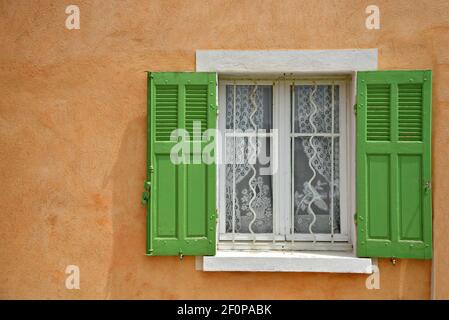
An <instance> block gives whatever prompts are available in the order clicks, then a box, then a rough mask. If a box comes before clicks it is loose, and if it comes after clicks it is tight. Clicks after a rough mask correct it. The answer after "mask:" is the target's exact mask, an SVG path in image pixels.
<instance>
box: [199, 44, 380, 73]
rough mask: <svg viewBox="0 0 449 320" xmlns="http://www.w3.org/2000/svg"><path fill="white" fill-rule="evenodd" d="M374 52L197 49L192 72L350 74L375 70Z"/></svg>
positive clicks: (374, 50) (375, 50) (359, 50)
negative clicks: (194, 70) (194, 67)
mask: <svg viewBox="0 0 449 320" xmlns="http://www.w3.org/2000/svg"><path fill="white" fill-rule="evenodd" d="M377 56H378V54H377V49H347V50H266V51H257V50H197V51H196V71H209V72H218V73H231V74H232V73H245V74H248V73H276V74H279V73H330V72H344V73H350V72H354V71H359V70H364V71H365V70H377Z"/></svg>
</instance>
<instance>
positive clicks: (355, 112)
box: [354, 103, 357, 115]
mask: <svg viewBox="0 0 449 320" xmlns="http://www.w3.org/2000/svg"><path fill="white" fill-rule="evenodd" d="M354 114H355V115H357V103H356V104H354Z"/></svg>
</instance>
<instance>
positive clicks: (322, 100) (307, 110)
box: [294, 85, 340, 133]
mask: <svg viewBox="0 0 449 320" xmlns="http://www.w3.org/2000/svg"><path fill="white" fill-rule="evenodd" d="M332 101H333V102H334V133H338V132H339V125H338V124H339V121H338V117H339V108H340V105H339V86H338V85H335V86H334V96H333V98H332V86H330V85H316V86H315V85H300V86H295V90H294V105H295V108H294V110H295V122H294V124H295V132H296V133H331V132H332Z"/></svg>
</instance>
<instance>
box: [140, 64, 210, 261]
mask: <svg viewBox="0 0 449 320" xmlns="http://www.w3.org/2000/svg"><path fill="white" fill-rule="evenodd" d="M147 83H148V103H147V108H148V114H147V117H148V119H147V121H148V129H147V133H148V137H147V140H148V142H147V144H148V146H147V182H148V183H149V184H150V185H151V190H150V195H149V200H148V206H147V239H146V240H147V241H146V242H147V245H146V253H147V255H150V256H180V257H182V256H184V255H195V256H203V255H215V251H216V216H217V215H216V209H215V207H216V202H215V196H216V195H215V193H216V191H215V190H216V184H215V179H216V165H215V162H213V163H212V164H206V163H204V162H202V161H201V163H195V164H194V163H190V164H186V163H181V164H174V163H172V162H171V160H170V150H171V148H172V147H173V146H174V145H175V144H176V143H177V141H170V136H169V134H168V133H169V132H171V130H172V129H173V128H174V125H175V124H176V128H179V129H187V130H189V129H190V130H189V134H190V135H192V132H190V131H191V127H192V120H195V117H196V116H198V118H199V119H200V120H201V122H202V125H201V130H206V129H215V126H216V108H217V107H216V105H217V102H216V86H217V76H216V73H213V72H149V73H148V81H147ZM174 92H176V94H174ZM186 93H187V97H186ZM187 101H189V102H187ZM186 109H189V110H190V115H188V116H186V114H188V113H189V110H187V111H186ZM175 111H176V115H175ZM205 119H206V120H207V124H206V125H204V124H203V121H204V120H205ZM187 143H188V144H189V146H190V152H189V153H188V154H186V156H187V157H186V159H187V158H188V159H189V160H190V161H191V160H192V158H193V152H194V151H195V150H196V151H195V152H196V154H198V149H194V147H193V142H192V141H188V142H187ZM208 143H215V142H214V141H213V140H210V141H206V142H204V141H203V142H201V141H198V142H197V145H196V146H201V147H200V150H202V149H203V148H204V146H206V145H207V144H208Z"/></svg>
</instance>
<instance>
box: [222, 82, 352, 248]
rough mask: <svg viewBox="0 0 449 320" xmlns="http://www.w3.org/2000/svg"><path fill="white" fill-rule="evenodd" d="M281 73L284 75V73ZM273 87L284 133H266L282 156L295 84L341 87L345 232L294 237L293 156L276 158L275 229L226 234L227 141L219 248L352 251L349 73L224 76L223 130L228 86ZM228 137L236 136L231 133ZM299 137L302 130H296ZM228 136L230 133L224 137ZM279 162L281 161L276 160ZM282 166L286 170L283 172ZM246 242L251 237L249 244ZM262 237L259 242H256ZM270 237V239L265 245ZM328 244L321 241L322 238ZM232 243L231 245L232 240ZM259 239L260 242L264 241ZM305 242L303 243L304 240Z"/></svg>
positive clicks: (276, 120)
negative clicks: (249, 77)
mask: <svg viewBox="0 0 449 320" xmlns="http://www.w3.org/2000/svg"><path fill="white" fill-rule="evenodd" d="M280 76H281V75H280ZM254 84H257V85H271V86H272V87H273V104H272V107H273V110H272V115H273V129H275V130H276V129H277V130H278V135H277V136H273V135H272V134H266V136H269V137H271V146H272V152H271V154H276V153H278V154H279V155H290V154H291V140H290V139H291V132H290V124H291V112H290V111H291V101H290V94H291V91H290V90H291V86H292V85H295V86H298V85H309V84H317V85H336V86H339V107H340V111H339V115H340V118H339V128H340V133H339V137H340V154H339V163H340V167H339V170H340V178H341V179H340V194H341V198H340V229H341V232H340V233H336V234H333V237H332V235H331V234H315V235H312V234H298V233H296V234H295V235H294V236H293V237H292V235H291V230H290V229H291V217H292V214H291V212H292V208H291V203H292V202H291V201H292V197H291V188H290V187H291V186H289V184H291V181H292V180H291V178H292V175H291V170H290V168H291V166H290V164H291V161H292V160H291V158H290V156H289V157H280V156H279V157H276V156H275V157H272V159H271V161H273V163H274V166H276V167H277V168H278V170H277V172H276V173H275V174H273V176H272V190H273V199H272V200H273V233H258V234H254V235H253V234H251V233H246V234H233V233H226V230H225V227H226V196H225V192H226V190H225V184H226V181H225V180H226V172H225V170H226V168H225V167H226V166H225V164H224V157H222V155H224V154H225V150H224V148H225V143H224V141H223V143H222V144H221V146H220V152H218V153H217V157H218V159H217V162H218V163H219V165H218V188H217V199H218V202H219V206H218V207H219V213H220V214H219V218H220V219H219V225H218V230H219V232H218V241H219V243H218V246H219V248H226V249H229V248H234V249H238V248H242V249H256V250H257V249H271V250H304V249H308V250H351V249H352V246H351V241H350V240H351V239H350V229H351V227H350V223H349V221H350V219H349V215H350V212H349V209H348V204H349V203H350V201H351V195H350V193H349V191H348V187H347V182H348V181H350V179H351V175H350V170H349V168H348V161H347V159H349V158H350V157H351V155H352V154H353V152H354V150H353V147H351V145H350V140H349V139H348V137H349V135H348V133H347V130H348V128H349V126H347V125H346V123H349V122H350V119H348V117H349V116H350V111H349V104H348V101H347V98H346V97H347V88H348V86H347V84H348V79H347V77H346V79H345V77H329V78H325V77H322V76H320V77H319V78H316V79H313V80H311V79H302V78H294V79H289V80H287V79H282V80H279V77H277V79H276V78H273V79H256V78H252V79H250V80H241V79H239V78H236V79H219V81H218V99H219V108H220V110H222V112H220V114H219V117H218V128H219V130H220V132H222V133H224V132H225V131H226V123H225V122H226V110H225V109H226V86H228V85H254ZM226 136H232V134H227V135H226ZM295 136H299V134H295ZM223 139H224V137H223ZM276 161H278V163H277V164H275V162H276ZM281 169H282V170H281ZM243 241H247V242H246V243H245V242H243ZM254 241H256V242H254ZM260 241H265V243H260ZM314 241H317V242H324V243H317V242H314ZM229 242H231V243H229ZM258 242H259V243H258ZM299 242H302V243H299Z"/></svg>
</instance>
